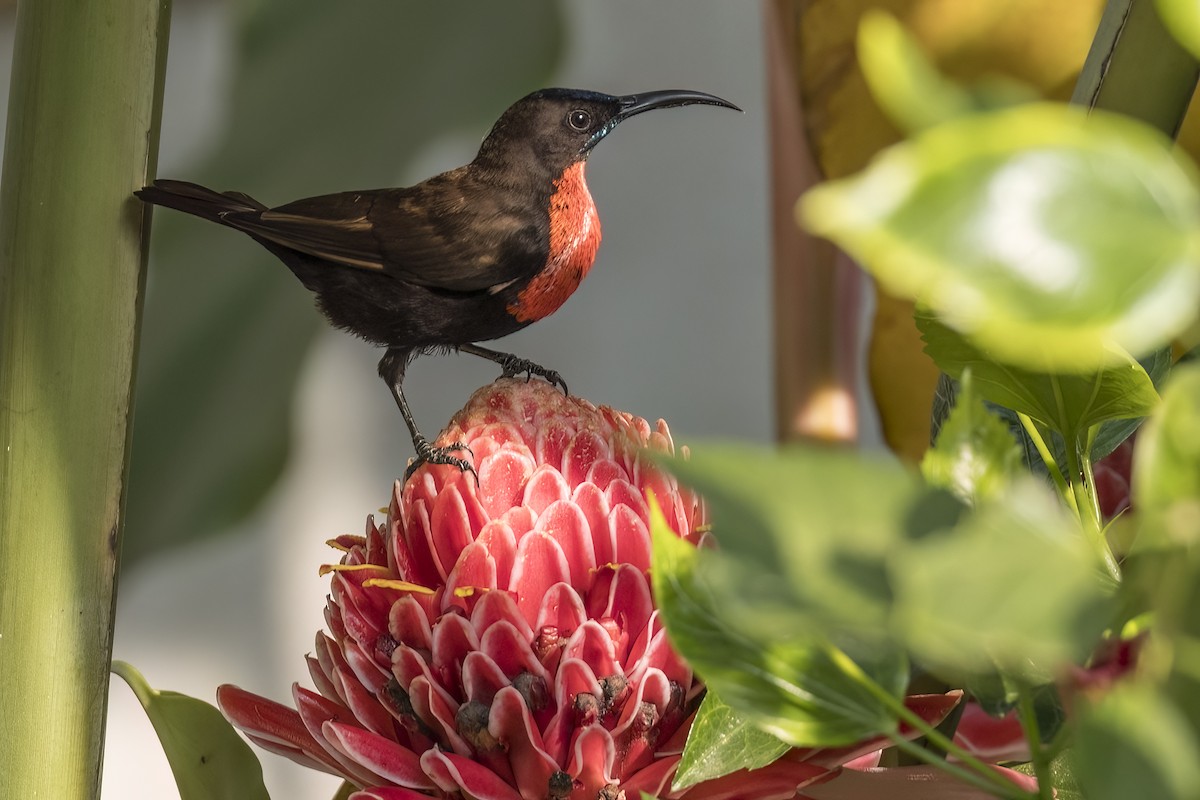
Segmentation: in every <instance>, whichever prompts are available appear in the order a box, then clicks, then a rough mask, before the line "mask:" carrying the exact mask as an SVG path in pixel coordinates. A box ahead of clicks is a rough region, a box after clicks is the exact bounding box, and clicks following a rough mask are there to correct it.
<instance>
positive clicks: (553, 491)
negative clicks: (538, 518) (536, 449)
mask: <svg viewBox="0 0 1200 800" xmlns="http://www.w3.org/2000/svg"><path fill="white" fill-rule="evenodd" d="M570 496H571V487H569V486H567V482H566V481H565V480H563V476H562V473H560V472H559V471H558V469H556V468H554V467H551V466H549V465H548V464H542V466H540V467H538V468H537V469H535V470H534V471H533V475H532V476H531V477H530V478H529V483H527V484H525V498H524V500H523V502H522V505H524V506H526V507H528V508H529V509H530V510H531V511H533V513H534V514H541V513H542V510H543V509H545V508H546V507H547V506H549V505H550V504H551V503H553V502H555V501H556V500H566V499H568V498H569V497H570Z"/></svg>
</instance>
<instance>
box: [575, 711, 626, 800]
mask: <svg viewBox="0 0 1200 800" xmlns="http://www.w3.org/2000/svg"><path fill="white" fill-rule="evenodd" d="M616 758H617V748H616V745H614V744H613V740H612V736H611V735H610V734H609V732H608V731H606V730H604V728H603V727H601V726H600V725H592V726H589V727H587V728H584V729H583V730H582V731H580V732H579V736H577V737H576V738H575V746H574V747H573V748H572V749H571V760H570V761H569V762H567V768H566V773H567V774H568V775H570V776H571V777H572V778H574V779H575V781H576V785H577V787H578V788H576V789H575V791H574V792H572V793H571V796H572V798H581V799H582V798H588V800H590V799H591V798H595V797H599V796H600V790H601V789H603V788H604V787H605V786H608V785H609V784H611V783H616V782H617V778H616V776H615V775H614V773H613V766H614V764H615V762H616Z"/></svg>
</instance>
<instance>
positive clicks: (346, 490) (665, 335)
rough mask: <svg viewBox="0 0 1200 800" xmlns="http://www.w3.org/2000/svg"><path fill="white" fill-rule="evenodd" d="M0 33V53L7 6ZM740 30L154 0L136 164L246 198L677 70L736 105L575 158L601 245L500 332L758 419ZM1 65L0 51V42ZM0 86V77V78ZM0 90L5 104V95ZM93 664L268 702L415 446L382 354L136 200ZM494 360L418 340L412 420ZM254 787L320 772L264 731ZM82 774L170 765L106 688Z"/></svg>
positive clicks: (681, 415) (326, 792)
mask: <svg viewBox="0 0 1200 800" xmlns="http://www.w3.org/2000/svg"><path fill="white" fill-rule="evenodd" d="M3 23H4V25H3V28H2V29H0V46H2V47H4V48H5V49H6V52H7V53H8V54H11V47H12V23H13V16H12V10H11V9H8V10H7V11H6V13H5V16H4V18H3ZM761 28H762V23H761V19H760V16H759V14H758V13H757V10H756V6H754V5H753V4H750V3H729V2H723V0H703V2H701V0H670V1H669V2H666V1H660V2H655V3H653V4H646V3H642V2H636V0H620V1H619V2H606V3H589V2H586V0H521V2H506V3H486V4H473V5H472V6H471V8H470V11H469V13H468V12H466V11H465V10H464V9H462V8H460V7H459V5H458V4H454V3H428V2H397V1H396V0H358V1H357V2H354V3H328V2H296V0H286V2H284V1H283V0H253V1H250V0H240V1H239V0H175V2H174V10H173V19H172V31H171V42H170V54H169V63H168V69H167V85H166V97H165V102H164V110H163V128H162V139H161V149H160V159H159V169H158V174H159V175H160V176H162V177H171V178H178V179H184V180H192V181H196V182H199V183H204V184H206V185H210V186H213V187H214V188H218V189H238V190H242V191H245V192H247V193H249V194H252V195H253V196H255V197H256V198H258V199H260V200H262V201H263V202H266V203H268V204H279V203H283V202H286V201H288V200H292V199H295V198H298V197H304V196H310V195H315V194H321V193H326V192H332V191H341V190H348V189H363V188H375V187H383V186H403V185H409V184H412V183H415V182H418V181H420V180H422V179H424V178H426V177H428V176H430V175H432V174H434V173H437V172H440V171H443V170H446V169H450V168H453V167H456V166H458V165H460V164H463V163H465V162H467V161H469V160H470V159H471V158H472V157H473V156H474V154H475V151H476V149H477V148H478V144H479V142H480V140H481V139H482V138H483V136H484V134H486V132H487V130H488V128H489V127H490V125H491V123H492V122H493V121H494V120H495V119H496V117H498V116H499V115H500V113H501V112H502V111H503V110H504V109H505V108H506V107H507V106H508V105H510V104H511V103H512V102H514V101H515V100H517V99H518V98H520V97H521V96H523V95H525V94H527V93H528V92H530V91H533V90H535V89H538V88H541V87H544V86H569V87H574V88H586V89H595V90H599V91H604V92H609V93H614V94H626V93H633V92H638V91H645V90H651V89H665V88H690V89H698V90H703V91H707V92H711V93H713V94H717V95H719V96H721V97H725V98H727V99H729V100H730V101H732V102H734V103H736V104H738V105H740V106H741V107H742V108H744V109H745V110H746V113H745V114H744V115H743V114H737V113H734V112H731V111H727V110H723V109H714V108H706V107H694V108H685V109H673V110H669V111H663V112H661V113H656V114H652V115H646V116H643V117H639V118H638V119H637V120H635V121H633V122H631V123H629V124H627V125H624V126H622V127H621V129H620V130H619V132H618V133H617V134H615V135H614V136H612V137H610V138H609V139H608V140H607V141H606V142H605V143H604V144H603V145H602V146H601V147H599V148H598V149H597V150H596V152H595V154H594V156H593V157H592V159H591V161H590V168H589V170H588V182H589V185H590V187H591V190H592V194H593V196H594V198H595V201H596V204H597V206H598V208H599V210H600V214H601V218H602V223H603V230H604V245H603V247H602V248H601V250H600V255H599V258H598V261H597V263H596V268H595V269H594V270H593V271H592V273H591V275H590V276H589V278H588V280H587V281H586V282H585V284H584V285H583V287H582V288H581V289H580V290H579V292H577V293H576V295H575V296H574V297H573V298H572V300H571V301H570V303H568V305H567V306H566V307H565V308H564V309H563V310H562V311H561V312H560V313H558V314H557V315H555V316H553V317H551V318H550V319H548V320H546V321H544V322H542V323H540V324H538V325H536V326H533V327H531V328H529V329H527V330H525V331H523V332H521V333H519V334H517V335H514V336H512V337H509V338H508V339H506V340H504V341H503V343H502V344H501V345H499V346H501V347H502V349H505V350H511V351H514V352H517V353H519V354H521V355H523V356H526V357H528V358H531V359H533V360H535V361H537V362H539V363H541V364H544V365H546V366H549V367H552V368H555V369H558V370H559V371H560V372H561V373H562V374H563V375H564V377H565V378H566V380H567V381H568V384H569V385H570V387H571V391H572V392H573V393H575V394H578V395H580V396H583V397H587V398H588V399H590V400H592V401H593V402H596V403H603V404H608V405H612V406H615V407H618V408H622V409H625V410H628V411H631V412H633V413H636V414H638V415H640V416H643V417H647V418H649V419H651V420H654V419H657V418H659V417H662V418H665V419H666V420H668V422H669V423H670V424H671V426H672V430H673V431H674V432H675V435H676V438H677V439H682V440H684V441H687V440H689V439H695V438H696V437H700V436H726V437H730V436H736V437H740V438H748V439H753V440H759V441H766V440H767V439H769V438H770V437H771V436H772V433H773V421H772V418H771V410H770V369H769V365H770V350H769V327H770V307H769V302H770V300H769V291H768V281H769V270H768V268H767V259H768V255H767V248H768V244H767V243H768V239H767V221H766V220H767V214H766V202H767V196H766V192H765V189H764V182H765V173H764V169H765V167H764V163H765V158H764V147H765V137H764V132H763V118H762V115H763V95H764V81H763V75H762V71H763V59H762V55H761V51H762V45H761V41H760V40H761V35H762V33H761ZM0 61H2V63H3V65H4V68H5V69H7V68H8V64H9V61H10V58H3V59H2V60H0ZM0 86H3V87H5V90H6V87H7V86H8V80H7V78H6V79H5V80H3V81H0ZM6 106H7V104H5V106H3V107H6ZM148 280H149V286H148V293H147V301H146V305H145V309H146V310H145V317H144V327H143V330H142V345H141V355H140V361H139V379H138V388H137V400H136V421H135V426H134V427H135V432H134V438H135V440H136V444H135V451H134V455H133V462H132V467H131V469H132V477H131V480H130V489H129V505H128V515H127V527H126V536H125V540H124V544H123V556H122V557H123V573H122V576H121V585H120V588H119V594H118V610H117V633H116V644H115V648H114V657H115V658H118V659H124V660H127V661H130V662H132V663H133V664H135V665H136V666H137V667H138V668H139V669H141V670H142V671H143V672H144V673H145V675H146V676H147V678H148V679H149V680H150V681H151V683H152V684H154V685H155V686H157V687H159V688H164V689H174V690H178V691H182V692H186V693H188V694H191V695H194V696H197V697H201V698H204V699H208V700H210V701H211V700H212V699H213V696H214V691H215V688H216V686H217V685H218V684H220V683H224V682H232V683H237V684H239V685H241V686H244V687H246V688H248V689H251V690H254V691H256V692H259V693H262V694H264V695H267V696H270V697H274V698H276V699H278V700H280V701H282V702H290V687H291V684H292V682H293V681H296V680H300V681H302V682H304V683H306V685H307V684H308V677H307V674H306V667H305V664H304V660H303V655H304V654H305V653H307V652H310V651H311V650H312V646H313V639H314V635H315V633H316V631H317V630H318V629H319V628H321V627H322V626H323V624H324V623H323V619H322V616H321V614H322V609H323V607H324V598H325V594H326V591H327V586H328V583H327V580H325V579H321V578H318V576H317V568H318V566H319V565H320V564H322V563H326V562H329V561H334V560H336V558H337V555H336V553H335V552H334V551H332V550H330V549H328V548H327V547H326V546H325V544H324V542H325V541H326V540H327V539H329V538H331V537H333V536H335V535H338V534H341V533H361V531H362V529H363V524H364V521H365V519H366V515H367V514H368V513H372V512H374V511H375V510H376V509H378V508H379V507H380V506H384V505H386V504H387V502H388V498H389V496H390V491H391V486H392V482H393V480H394V479H395V478H397V477H398V476H400V475H402V474H403V471H404V467H405V465H406V462H407V460H408V459H409V457H410V456H411V455H412V452H411V449H412V447H411V443H410V441H409V437H408V434H407V431H406V430H405V428H404V425H403V423H402V421H401V419H400V417H399V415H398V414H397V413H396V409H395V406H394V404H393V403H392V400H391V397H390V395H389V394H388V392H387V390H386V388H385V387H384V385H383V384H382V382H381V381H380V380H379V379H378V377H377V376H376V372H375V365H376V362H377V361H378V359H379V356H380V355H381V353H380V352H379V351H377V350H376V349H375V348H373V347H370V346H368V345H365V344H363V343H362V342H360V341H358V340H356V339H354V338H352V337H350V336H348V335H346V334H343V333H340V332H336V331H333V330H331V329H329V328H328V327H327V326H326V325H325V323H324V322H323V320H322V319H321V318H320V316H319V315H318V314H317V312H316V311H315V310H314V309H313V305H312V300H311V296H310V295H309V294H308V292H307V291H306V290H305V289H304V288H303V287H301V286H300V285H299V283H298V282H297V281H296V280H295V279H294V278H293V277H292V275H291V274H290V273H289V272H288V271H287V270H286V269H285V268H284V267H283V266H282V265H281V264H279V263H278V262H277V261H275V259H274V258H273V257H272V256H270V255H269V254H268V253H267V252H266V251H264V250H263V249H262V248H260V247H259V246H257V245H256V244H255V243H253V242H252V241H250V240H249V239H247V238H246V237H244V236H242V235H240V234H237V233H235V232H232V231H228V230H225V229H221V228H218V227H216V226H213V225H211V224H208V223H205V222H203V221H200V220H195V219H191V218H184V217H183V215H180V214H173V213H171V212H169V211H164V210H159V211H156V212H155V216H154V238H153V246H152V259H151V266H150V273H149V279H148ZM495 375H496V368H495V366H494V365H492V364H489V363H487V362H484V361H482V360H480V359H477V358H473V357H462V356H447V357H436V358H435V357H430V358H424V359H419V360H418V361H417V362H416V363H415V364H414V365H413V367H412V368H411V370H410V371H409V374H408V377H407V380H406V389H407V393H408V395H409V398H410V400H411V402H412V405H413V408H414V411H415V413H416V417H417V419H418V422H419V424H420V426H421V427H422V429H423V430H424V431H425V432H427V433H428V434H430V435H431V436H432V435H433V434H435V433H436V432H437V431H438V430H439V429H440V428H441V426H442V425H444V424H445V422H446V421H447V420H448V419H449V417H450V416H451V415H452V414H453V413H454V412H455V411H456V410H457V409H458V408H460V407H461V406H462V405H463V404H464V403H465V401H466V400H467V398H468V397H469V395H470V394H471V392H472V391H473V390H474V389H475V388H477V387H479V386H480V385H482V384H484V383H486V382H488V381H490V380H492V379H493V378H494V377H495ZM263 763H264V770H265V772H266V782H267V786H268V788H269V789H270V791H271V794H272V796H275V797H287V798H294V800H305V799H306V798H329V797H331V796H332V794H333V792H334V790H335V788H336V786H337V781H336V780H334V779H332V778H326V776H323V775H318V774H316V773H313V772H311V771H308V770H304V769H302V768H300V767H296V766H294V765H292V764H291V763H290V762H288V761H286V760H284V759H280V758H277V757H274V756H271V755H269V754H266V755H265V757H264V758H263ZM103 795H104V797H106V798H114V799H116V798H167V797H173V796H176V795H175V789H174V784H173V781H172V778H171V774H170V770H169V768H168V766H167V763H166V761H165V759H164V758H163V756H162V755H161V751H160V749H159V747H158V744H157V741H156V740H155V738H154V734H153V730H152V729H151V727H150V725H149V724H148V722H147V721H146V719H145V716H144V713H143V712H142V711H141V709H140V707H139V706H138V705H137V703H136V701H135V700H134V698H133V696H132V694H131V693H130V692H129V691H128V690H127V688H126V687H125V686H124V685H123V684H122V683H121V682H120V681H114V682H113V685H112V692H111V700H110V712H109V728H108V744H107V752H106V758H105V769H104V789H103Z"/></svg>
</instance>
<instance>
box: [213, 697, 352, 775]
mask: <svg viewBox="0 0 1200 800" xmlns="http://www.w3.org/2000/svg"><path fill="white" fill-rule="evenodd" d="M217 705H218V706H219V707H220V709H221V713H222V714H224V715H225V719H227V720H229V721H230V723H232V724H233V725H235V726H236V727H238V728H240V729H241V730H242V731H244V732H245V733H247V734H251V735H253V736H254V738H255V739H257V740H259V741H260V742H264V743H272V744H275V745H276V748H273V749H275V751H276V752H280V753H282V754H284V755H287V756H288V757H289V758H292V759H293V760H296V761H299V760H300V759H299V758H296V756H295V755H293V754H292V751H293V750H294V751H296V752H298V753H300V754H302V755H303V756H304V757H306V758H307V760H309V761H315V762H318V763H320V764H321V765H322V769H325V770H332V771H333V772H334V773H340V772H341V770H340V769H339V766H338V763H337V762H336V761H334V760H333V759H332V758H330V757H329V756H328V755H326V753H325V749H324V748H323V747H322V746H321V744H320V743H319V742H317V740H316V739H314V738H313V737H312V735H311V734H310V733H309V732H308V729H307V728H305V727H304V722H303V721H302V720H301V719H300V714H299V713H297V712H296V711H295V710H294V709H291V708H288V707H287V706H285V705H281V704H280V703H276V702H275V701H273V700H268V699H267V698H265V697H259V696H258V695H256V694H251V693H250V692H247V691H246V690H245V689H240V688H238V687H237V686H231V685H230V684H224V685H222V686H219V687H218V688H217ZM279 745H283V747H279Z"/></svg>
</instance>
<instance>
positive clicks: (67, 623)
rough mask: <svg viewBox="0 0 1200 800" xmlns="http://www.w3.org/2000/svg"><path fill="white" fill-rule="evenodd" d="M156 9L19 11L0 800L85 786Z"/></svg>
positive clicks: (114, 523) (10, 164)
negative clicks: (133, 195) (134, 194)
mask: <svg viewBox="0 0 1200 800" xmlns="http://www.w3.org/2000/svg"><path fill="white" fill-rule="evenodd" d="M169 19H170V5H169V0H87V1H86V2H83V1H82V0H79V1H77V2H62V0H22V3H21V4H20V7H19V9H18V11H17V18H16V34H15V45H14V52H13V75H12V89H11V94H10V98H9V107H8V133H7V141H6V145H5V151H4V161H3V185H2V187H0V570H2V573H0V675H3V680H0V709H3V717H4V735H3V736H0V797H5V798H8V797H13V798H18V797H20V798H31V797H55V798H62V799H63V800H77V799H82V798H95V797H97V796H98V795H99V791H100V770H101V757H102V754H103V743H104V721H105V713H106V708H107V693H108V681H109V677H108V674H109V673H108V667H109V659H110V657H111V650H112V623H113V607H114V601H115V596H116V576H117V564H118V555H119V552H120V530H121V515H122V511H123V507H124V494H125V476H126V467H127V453H128V443H129V436H130V415H131V398H132V390H133V382H134V363H135V358H136V350H137V341H138V322H139V319H140V313H141V303H142V291H143V286H144V282H145V243H144V238H143V229H144V227H145V224H146V221H147V215H146V213H145V211H144V210H143V209H142V207H141V204H140V203H138V202H137V201H136V200H135V199H134V198H133V197H132V195H131V192H132V191H133V189H135V188H137V187H139V186H141V185H142V183H143V181H144V179H145V178H146V176H147V174H148V173H149V172H150V171H152V170H153V165H154V161H155V157H156V147H157V142H158V122H159V117H160V111H161V97H162V76H163V73H164V69H165V63H166V42H167V31H168V27H167V26H168V23H169Z"/></svg>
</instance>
